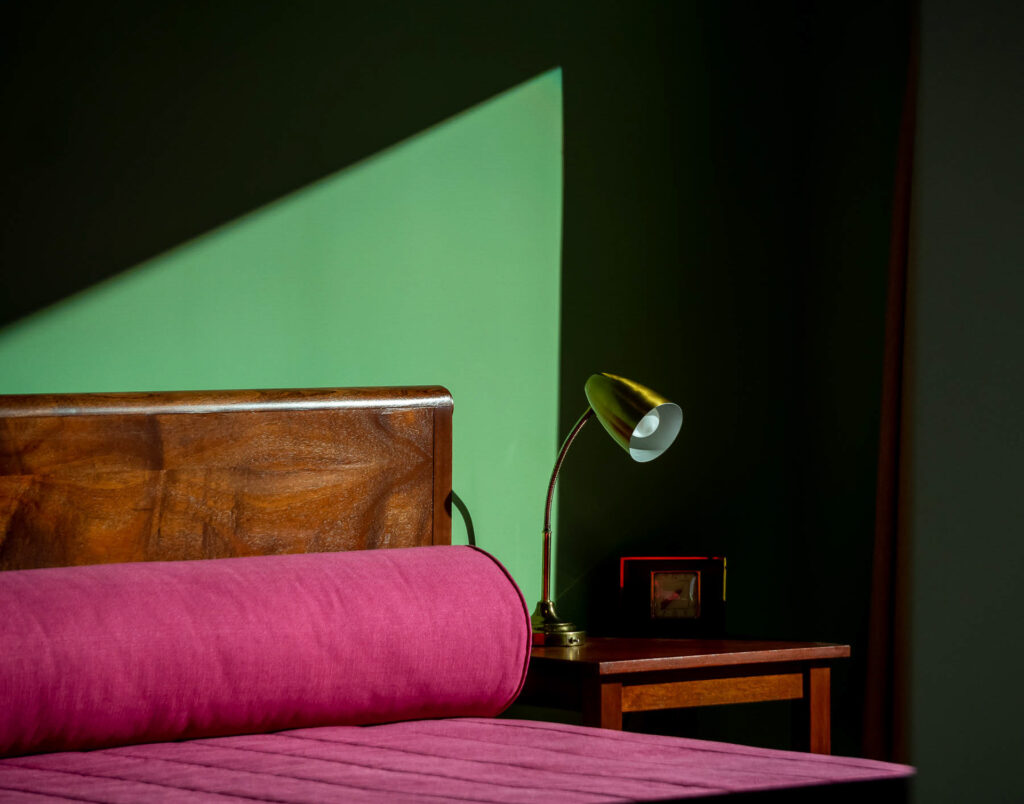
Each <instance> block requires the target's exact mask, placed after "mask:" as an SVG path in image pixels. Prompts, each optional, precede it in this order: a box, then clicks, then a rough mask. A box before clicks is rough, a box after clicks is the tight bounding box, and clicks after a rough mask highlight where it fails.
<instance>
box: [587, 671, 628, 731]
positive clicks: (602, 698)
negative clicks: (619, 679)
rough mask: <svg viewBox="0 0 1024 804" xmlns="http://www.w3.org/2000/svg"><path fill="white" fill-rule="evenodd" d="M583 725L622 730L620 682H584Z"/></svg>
mask: <svg viewBox="0 0 1024 804" xmlns="http://www.w3.org/2000/svg"><path fill="white" fill-rule="evenodd" d="M583 725H584V726H597V727H599V728H602V729H615V730H616V731H622V684H621V683H607V684H602V683H601V682H600V680H595V681H586V682H584V686H583Z"/></svg>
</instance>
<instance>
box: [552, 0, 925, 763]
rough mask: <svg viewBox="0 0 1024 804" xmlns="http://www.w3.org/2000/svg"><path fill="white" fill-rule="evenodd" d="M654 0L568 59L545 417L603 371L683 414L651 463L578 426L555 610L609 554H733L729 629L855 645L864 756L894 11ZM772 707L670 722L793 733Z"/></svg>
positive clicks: (598, 590) (572, 602)
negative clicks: (659, 0) (557, 293)
mask: <svg viewBox="0 0 1024 804" xmlns="http://www.w3.org/2000/svg"><path fill="white" fill-rule="evenodd" d="M657 9H658V13H651V14H650V15H648V16H642V15H636V16H635V17H634V18H632V19H631V20H630V24H629V25H628V26H623V27H621V28H608V29H605V30H604V31H603V38H602V39H601V45H600V51H601V52H602V54H603V62H602V64H601V65H600V66H596V65H595V66H592V67H591V69H592V70H593V71H594V72H593V73H592V74H594V75H595V76H596V77H599V79H600V80H597V81H586V80H582V81H580V82H579V83H578V84H574V83H573V77H574V75H575V74H578V73H574V70H573V65H572V62H567V63H566V65H565V102H566V122H565V130H566V142H567V149H566V166H565V182H566V186H565V237H564V245H563V249H564V259H563V275H562V282H563V292H562V299H563V301H562V386H561V399H562V406H561V419H560V422H561V429H562V431H563V432H565V430H566V428H568V427H569V426H570V424H571V421H572V420H573V418H574V417H575V416H576V415H578V414H579V412H580V410H581V409H582V407H583V405H584V403H585V401H584V397H583V394H582V386H583V383H584V381H585V379H586V376H587V374H588V373H589V372H590V371H592V370H594V369H601V370H608V371H612V372H615V373H619V374H623V375H625V376H629V377H632V378H635V379H637V380H639V381H641V382H645V383H646V384H648V385H650V386H651V387H653V388H656V389H658V390H660V391H662V392H663V393H665V394H666V395H668V396H670V397H672V398H674V399H676V400H677V401H678V402H679V403H680V404H681V405H682V407H683V408H684V410H685V415H686V420H685V424H684V426H683V430H682V433H681V435H680V437H679V441H678V442H677V444H676V445H675V446H673V448H672V449H671V450H670V451H669V452H668V453H666V454H665V455H664V456H663V457H662V458H659V459H658V461H656V462H655V463H652V464H645V465H640V464H633V463H631V462H630V461H628V460H625V456H624V455H622V454H621V452H619V451H617V448H616V447H615V446H614V445H613V444H612V442H611V441H610V440H609V439H607V438H605V437H604V436H603V435H602V434H601V433H600V432H592V433H585V434H584V436H585V437H581V438H580V439H579V440H578V441H577V445H576V446H574V448H573V454H571V455H570V456H569V458H568V460H567V462H566V465H565V468H564V471H563V475H562V480H561V481H560V483H561V484H562V496H561V506H562V507H561V517H560V523H559V524H560V526H561V532H560V539H561V541H560V548H559V563H558V568H559V571H558V589H559V590H560V595H561V598H562V600H561V601H560V612H561V613H562V615H563V616H568V615H572V616H573V617H577V618H579V619H581V620H584V621H585V622H586V623H587V625H588V626H589V627H590V628H591V629H592V630H593V631H595V632H599V631H602V630H606V629H608V628H610V627H611V622H612V620H613V614H614V612H613V611H612V608H613V606H614V601H615V594H614V590H615V586H616V584H617V573H616V570H617V564H616V561H617V558H618V556H620V555H623V554H632V555H644V554H647V555H692V554H698V555H700V554H709V553H710V554H721V553H724V554H726V555H727V556H728V559H729V578H728V591H729V600H728V621H729V630H730V632H731V633H732V634H734V635H737V636H756V637H761V638H791V639H808V640H821V641H837V642H848V643H850V644H851V645H852V646H853V658H852V659H851V661H850V662H848V663H843V664H842V666H841V667H840V668H839V669H838V670H837V672H836V678H835V689H836V696H835V707H834V715H835V724H836V729H835V747H836V750H837V751H839V752H846V753H856V752H858V751H859V750H860V739H859V733H860V720H861V712H860V703H861V689H862V684H863V672H864V669H863V668H864V658H865V652H866V648H867V640H866V636H867V634H866V629H867V613H868V585H869V580H870V561H871V543H872V534H873V529H874V496H875V475H876V462H877V455H878V417H879V405H880V394H881V386H880V382H881V357H882V338H883V315H884V310H885V282H886V266H887V259H888V249H889V219H890V207H891V193H892V181H893V175H894V170H895V156H896V142H897V123H898V119H899V108H900V102H901V96H902V91H903V81H904V75H905V65H906V58H907V39H908V20H907V10H906V8H904V7H902V6H901V5H900V4H887V5H881V4H876V5H871V4H865V5H857V6H852V5H844V6H843V7H841V8H840V7H838V6H833V5H832V4H821V3H808V4H802V3H797V4H788V5H787V4H781V5H780V4H770V5H769V4H746V5H744V6H742V7H739V6H738V5H736V4H725V5H723V4H700V5H699V6H698V5H691V4H673V5H671V6H658V7H657ZM609 109H610V110H614V112H612V113H604V114H603V113H602V112H603V110H609ZM596 120H601V125H600V126H598V127H596V128H595V126H594V125H593V122H594V121H596ZM762 715H763V716H762ZM788 715H789V710H788V708H787V707H785V706H781V707H775V706H774V705H767V706H764V707H752V708H751V711H745V710H744V709H738V710H734V711H732V712H728V713H725V712H723V713H721V714H719V713H716V712H708V711H701V712H694V713H687V714H685V715H683V716H682V717H683V719H684V720H686V721H687V723H688V724H691V725H692V726H693V727H694V728H699V729H701V730H703V732H704V733H706V734H709V735H715V736H721V737H722V738H730V737H732V738H736V735H742V736H743V738H745V739H749V740H751V741H754V742H762V743H767V744H773V745H779V746H787V745H788V744H789V733H788V731H787V729H788V719H787V718H788ZM638 719H639V718H638ZM679 719H680V716H679V715H678V714H674V715H673V717H672V718H671V719H666V718H653V717H650V716H648V717H647V722H646V723H645V724H644V725H645V726H647V727H650V728H666V729H670V728H676V726H673V725H672V724H673V723H677V722H678V721H679Z"/></svg>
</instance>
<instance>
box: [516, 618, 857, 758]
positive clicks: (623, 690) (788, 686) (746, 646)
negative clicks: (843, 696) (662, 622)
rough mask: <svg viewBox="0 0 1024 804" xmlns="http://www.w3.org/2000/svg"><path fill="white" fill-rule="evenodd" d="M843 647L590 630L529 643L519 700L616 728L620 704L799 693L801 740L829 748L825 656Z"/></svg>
mask: <svg viewBox="0 0 1024 804" xmlns="http://www.w3.org/2000/svg"><path fill="white" fill-rule="evenodd" d="M849 655H850V646H849V645H832V644H828V643H822V642H765V641H753V640H738V639H612V638H600V637H592V638H590V639H588V640H587V644H586V645H584V646H583V647H581V648H549V647H536V648H534V649H533V650H532V652H531V654H530V671H529V674H528V675H527V678H526V684H525V686H524V687H523V692H522V694H521V695H520V697H519V701H520V702H522V703H525V704H530V705H535V706H554V707H560V708H563V709H565V708H570V709H571V708H575V709H579V710H582V712H583V723H584V725H587V726H600V727H602V728H606V729H621V728H622V713H623V712H647V711H651V710H655V709H677V708H683V707H690V706H713V705H716V704H730V703H753V702H756V701H782V700H801V701H802V702H803V706H802V713H803V714H802V717H801V725H800V729H801V733H802V734H806V735H807V743H806V747H807V748H808V749H809V750H810V751H812V752H814V753H817V754H828V753H830V752H831V722H830V718H831V714H830V713H831V677H830V664H831V662H832V661H833V660H834V659H840V658H845V657H848V656H849Z"/></svg>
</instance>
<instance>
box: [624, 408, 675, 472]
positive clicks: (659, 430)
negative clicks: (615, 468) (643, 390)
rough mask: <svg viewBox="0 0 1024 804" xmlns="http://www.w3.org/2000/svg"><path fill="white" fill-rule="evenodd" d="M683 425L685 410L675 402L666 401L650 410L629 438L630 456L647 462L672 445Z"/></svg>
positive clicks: (641, 461)
mask: <svg viewBox="0 0 1024 804" xmlns="http://www.w3.org/2000/svg"><path fill="white" fill-rule="evenodd" d="M682 426H683V411H682V408H680V407H679V405H677V404H675V402H666V403H664V404H663V405H658V407H656V408H653V409H652V410H651V411H649V412H648V413H647V414H646V415H645V416H644V417H643V418H642V419H641V420H640V421H639V422H637V425H636V427H635V428H634V429H633V435H632V436H630V439H629V457H631V458H632V459H633V460H634V461H638V462H640V463H646V462H647V461H653V460H654V459H655V458H657V457H658V456H659V455H661V453H663V452H664V451H665V450H667V449H668V448H669V447H670V446H672V442H673V441H675V440H676V436H677V435H679V430H680V429H681V428H682Z"/></svg>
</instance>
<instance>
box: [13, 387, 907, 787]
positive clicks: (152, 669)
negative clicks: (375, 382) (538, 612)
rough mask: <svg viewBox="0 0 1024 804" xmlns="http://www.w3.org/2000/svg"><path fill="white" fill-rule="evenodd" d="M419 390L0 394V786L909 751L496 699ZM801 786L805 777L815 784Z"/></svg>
mask: <svg viewBox="0 0 1024 804" xmlns="http://www.w3.org/2000/svg"><path fill="white" fill-rule="evenodd" d="M452 411H453V403H452V399H451V396H450V395H449V394H448V392H447V391H446V390H445V389H443V388H439V387H403V388H376V389H374V388H362V389H358V388H357V389H326V390H325V389H319V390H282V391H229V392H205V393H199V392H179V393H152V394H79V395H35V396H9V397H2V398H0V539H2V541H0V570H3V572H0V757H3V758H0V800H2V801H25V802H35V801H46V800H50V801H53V800H56V801H82V800H86V801H104V802H127V801H206V800H209V801H225V800H248V801H251V800H260V801H288V802H308V801H374V802H380V801H416V802H421V801H452V800H459V801H490V802H519V801H551V800H558V801H560V802H604V801H664V800H678V799H693V798H701V797H709V796H719V795H723V794H727V795H731V796H733V797H735V799H736V800H743V799H744V798H754V799H756V800H761V799H763V798H765V797H770V796H776V797H778V796H781V797H783V799H784V800H787V801H798V800H807V801H814V800H821V799H822V797H823V796H827V800H832V801H838V800H844V798H845V800H861V799H863V798H864V797H866V796H868V795H880V794H882V793H885V794H886V795H890V794H905V792H906V783H907V779H908V778H909V776H910V775H911V774H912V770H911V769H909V768H907V767H905V766H899V765H891V764H885V763H879V762H872V761H868V760H861V759H854V758H845V757H829V756H821V755H812V754H802V753H796V752H786V751H773V750H765V749H759V748H752V747H747V746H738V745H729V744H724V743H711V742H704V741H699V740H691V739H683V738H671V737H662V736H653V735H643V734H634V733H623V732H613V731H607V730H600V729H591V728H583V727H576V726H571V725H565V724H559V723H549V722H544V721H524V720H515V719H509V718H500V717H498V715H500V714H501V713H502V712H503V711H504V710H505V709H506V708H507V707H508V706H509V705H510V704H511V703H512V702H513V701H514V700H515V698H516V696H517V695H518V693H519V691H520V690H521V688H522V684H523V681H524V679H525V675H526V673H527V670H528V663H529V651H530V646H529V643H530V626H529V616H528V611H527V608H526V606H525V603H524V601H523V599H522V595H521V594H520V593H519V590H518V588H517V587H516V585H515V582H514V580H512V579H511V578H510V577H509V576H508V574H507V572H505V570H504V568H503V567H502V566H501V565H500V563H498V562H497V561H496V560H495V559H493V558H492V557H490V556H488V555H487V554H486V553H484V552H483V551H479V550H476V549H475V548H472V547H468V546H452V545H451V491H452V483H451V470H452V458H451V456H452V450H451V447H452ZM823 786H827V787H823Z"/></svg>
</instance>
